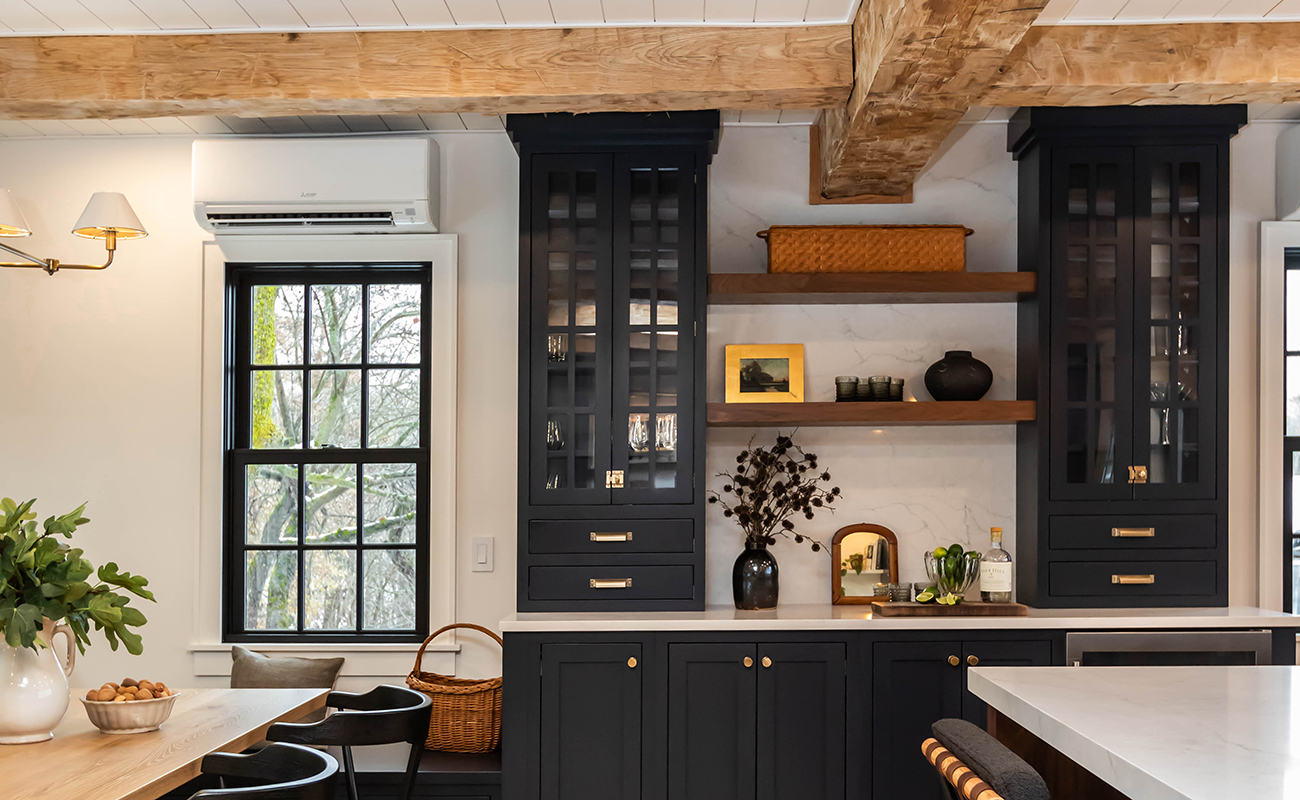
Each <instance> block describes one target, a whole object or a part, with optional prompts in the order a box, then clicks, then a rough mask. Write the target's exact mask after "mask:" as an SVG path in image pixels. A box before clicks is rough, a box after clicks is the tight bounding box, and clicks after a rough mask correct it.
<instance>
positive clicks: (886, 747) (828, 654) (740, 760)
mask: <svg viewBox="0 0 1300 800" xmlns="http://www.w3.org/2000/svg"><path fill="white" fill-rule="evenodd" d="M1297 627H1300V617H1295V616H1291V615H1287V614H1279V613H1276V612H1271V611H1265V610H1261V609H1257V608H1236V607H1230V608H1158V609H1069V610H1066V609H1053V610H1045V609H1030V611H1029V614H1028V615H1027V616H1023V617H963V616H947V617H889V618H883V617H876V616H873V615H872V614H871V612H870V608H869V607H865V606H834V605H830V604H808V605H795V604H790V605H783V606H780V607H779V608H777V609H776V610H775V611H770V612H752V611H737V610H735V609H734V608H732V607H730V606H725V607H724V606H714V607H710V608H707V609H705V610H704V611H682V612H671V613H669V612H648V611H642V612H627V613H619V614H609V613H599V612H565V613H521V614H515V615H512V616H510V617H507V618H506V619H504V620H502V622H501V629H502V631H503V632H504V634H505V641H506V648H505V681H504V685H505V690H504V691H505V704H504V709H503V711H504V724H503V733H502V741H503V748H504V749H503V772H502V779H503V782H504V786H505V797H506V798H507V800H558V799H559V798H565V797H603V798H615V799H616V800H619V799H625V800H678V798H694V797H711V798H727V797H734V798H738V799H740V798H751V799H752V798H754V797H768V798H773V799H774V800H783V799H784V798H799V800H845V799H846V798H853V799H854V800H868V799H870V798H875V799H877V800H886V798H893V797H907V798H909V800H932V799H933V798H938V797H939V793H938V791H939V786H938V782H937V781H936V779H935V775H934V770H933V769H932V768H931V767H930V765H929V764H928V763H926V761H925V759H924V758H922V757H921V755H920V747H921V742H922V741H924V740H925V739H926V738H927V737H929V735H930V732H929V731H930V725H931V723H933V722H934V721H935V720H938V719H942V718H945V717H960V718H963V719H966V720H969V721H971V722H974V723H976V724H979V725H983V724H984V723H985V721H986V720H987V719H988V707H987V706H986V704H985V702H984V700H983V699H981V698H980V697H979V696H978V695H975V694H972V693H971V692H970V691H969V690H968V688H969V687H968V676H969V673H971V672H973V671H975V669H976V668H977V667H988V666H992V667H1064V666H1065V665H1066V664H1067V663H1076V662H1080V663H1084V664H1088V663H1093V662H1094V661H1096V662H1103V661H1104V662H1105V663H1153V661H1159V660H1162V659H1163V660H1164V661H1165V662H1166V663H1167V662H1168V661H1169V660H1170V659H1197V658H1204V657H1210V658H1215V659H1219V660H1222V661H1225V662H1226V663H1249V664H1294V663H1295V655H1296V644H1295V643H1296V638H1295V633H1296V628H1297ZM1160 648H1164V649H1163V650H1162V649H1160ZM1207 654H1208V655H1207ZM1193 663H1196V662H1193ZM760 788H762V791H761V792H760V791H759V790H760ZM1098 800H1099V799H1098Z"/></svg>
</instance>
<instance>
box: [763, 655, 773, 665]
mask: <svg viewBox="0 0 1300 800" xmlns="http://www.w3.org/2000/svg"><path fill="white" fill-rule="evenodd" d="M763 666H765V667H770V666H772V659H770V658H768V657H767V656H763Z"/></svg>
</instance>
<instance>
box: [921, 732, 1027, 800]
mask: <svg viewBox="0 0 1300 800" xmlns="http://www.w3.org/2000/svg"><path fill="white" fill-rule="evenodd" d="M930 731H931V732H932V733H933V734H934V738H933V739H926V740H925V743H924V744H922V745H921V752H922V753H924V754H925V757H926V759H927V760H929V762H930V763H931V764H933V765H934V768H935V769H936V770H938V771H939V782H940V783H941V784H943V787H944V790H945V792H946V793H947V794H946V796H947V797H948V798H949V800H1049V793H1048V791H1047V784H1046V783H1045V782H1044V781H1043V777H1042V776H1041V775H1039V774H1038V773H1037V772H1035V771H1034V768H1033V767H1031V766H1029V765H1028V764H1027V763H1025V761H1024V760H1023V759H1022V758H1020V756H1018V755H1016V754H1015V753H1013V752H1011V751H1010V750H1009V749H1007V747H1006V745H1004V744H1002V743H1001V742H999V741H998V740H997V739H994V738H993V737H992V736H990V735H989V734H988V733H987V732H985V731H984V730H983V729H982V728H980V727H978V726H976V725H972V724H971V723H969V722H967V721H966V720H964V719H941V720H939V721H938V722H936V723H934V724H933V725H931V726H930Z"/></svg>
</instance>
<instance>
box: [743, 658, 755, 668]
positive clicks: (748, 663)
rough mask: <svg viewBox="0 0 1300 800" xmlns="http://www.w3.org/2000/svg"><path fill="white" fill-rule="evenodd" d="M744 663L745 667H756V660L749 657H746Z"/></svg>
mask: <svg viewBox="0 0 1300 800" xmlns="http://www.w3.org/2000/svg"><path fill="white" fill-rule="evenodd" d="M744 663H745V666H747V667H752V666H754V659H752V658H750V657H749V656H745V662H744Z"/></svg>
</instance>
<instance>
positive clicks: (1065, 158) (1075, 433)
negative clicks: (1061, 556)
mask: <svg viewBox="0 0 1300 800" xmlns="http://www.w3.org/2000/svg"><path fill="white" fill-rule="evenodd" d="M1132 180H1133V151H1132V149H1131V148H1101V147H1088V148H1076V149H1063V150H1061V151H1059V152H1058V154H1057V158H1056V159H1055V161H1054V164H1053V173H1052V192H1053V194H1052V204H1053V206H1054V209H1053V214H1052V216H1053V219H1054V220H1058V222H1056V223H1055V224H1054V226H1053V229H1052V231H1051V236H1052V281H1053V283H1054V284H1056V285H1055V286H1054V287H1053V290H1052V292H1051V297H1052V303H1054V304H1055V308H1054V309H1053V313H1052V320H1053V330H1052V337H1051V339H1052V341H1051V347H1052V376H1051V382H1052V383H1051V386H1052V389H1051V391H1052V400H1053V402H1052V403H1051V406H1050V408H1051V420H1050V424H1051V434H1050V435H1051V439H1052V450H1053V452H1054V453H1055V456H1054V458H1055V460H1054V462H1053V464H1052V475H1051V485H1052V497H1053V499H1056V500H1098V499H1127V498H1128V497H1130V496H1131V495H1132V490H1131V489H1130V488H1129V485H1128V475H1127V468H1128V465H1130V464H1132V463H1133V461H1132V450H1133V448H1132V429H1133V428H1132V425H1133V407H1132V371H1131V369H1130V360H1131V358H1130V353H1131V350H1132V338H1133V317H1132V315H1133V210H1132V202H1131V198H1132V191H1131V187H1132Z"/></svg>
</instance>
